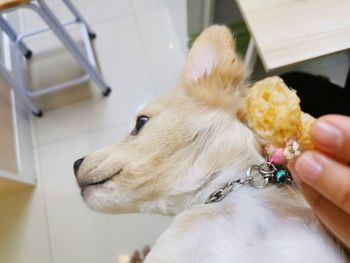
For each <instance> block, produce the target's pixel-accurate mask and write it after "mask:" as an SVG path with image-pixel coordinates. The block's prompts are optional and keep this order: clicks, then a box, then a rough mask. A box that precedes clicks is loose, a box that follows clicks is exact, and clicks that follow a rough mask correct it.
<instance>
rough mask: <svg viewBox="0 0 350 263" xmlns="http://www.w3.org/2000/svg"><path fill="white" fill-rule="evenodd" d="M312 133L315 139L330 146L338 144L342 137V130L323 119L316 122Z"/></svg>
mask: <svg viewBox="0 0 350 263" xmlns="http://www.w3.org/2000/svg"><path fill="white" fill-rule="evenodd" d="M312 135H313V139H314V140H315V141H317V142H319V143H321V144H323V145H325V146H332V147H334V146H338V145H340V144H341V142H342V139H343V133H342V131H341V130H339V129H338V128H337V127H335V126H333V125H332V124H330V123H327V122H325V121H319V122H316V124H315V126H314V127H313V128H312Z"/></svg>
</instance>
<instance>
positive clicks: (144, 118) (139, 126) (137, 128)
mask: <svg viewBox="0 0 350 263" xmlns="http://www.w3.org/2000/svg"><path fill="white" fill-rule="evenodd" d="M148 120H149V117H147V116H140V117H138V118H137V121H136V125H135V128H134V129H133V130H132V131H131V135H137V134H138V133H139V131H140V130H141V129H142V127H143V125H145V124H146V122H147V121H148Z"/></svg>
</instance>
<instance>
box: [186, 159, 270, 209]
mask: <svg viewBox="0 0 350 263" xmlns="http://www.w3.org/2000/svg"><path fill="white" fill-rule="evenodd" d="M262 162H264V158H263V157H261V156H260V155H259V156H256V158H252V160H251V161H250V162H247V163H245V164H244V165H242V164H240V165H231V166H230V167H227V168H225V169H223V170H222V171H220V172H218V173H217V174H215V175H213V176H212V179H211V180H210V181H208V182H207V183H206V184H205V185H204V186H203V187H202V188H201V189H200V190H199V191H198V192H197V193H196V194H195V196H194V197H193V199H192V201H191V203H190V206H191V207H192V206H195V205H198V204H205V203H206V201H207V200H208V197H209V196H210V195H211V194H212V193H213V192H215V191H216V190H218V189H220V188H222V187H223V186H225V185H226V184H227V183H228V182H229V181H234V180H237V179H240V178H245V177H246V174H247V171H248V169H249V167H251V166H252V165H255V164H261V163H262ZM229 194H230V193H229Z"/></svg>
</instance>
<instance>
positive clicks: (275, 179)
mask: <svg viewBox="0 0 350 263" xmlns="http://www.w3.org/2000/svg"><path fill="white" fill-rule="evenodd" d="M292 181H293V179H292V177H291V175H290V173H289V171H288V170H287V169H286V168H283V167H278V166H276V165H274V164H272V163H268V162H265V163H262V164H260V165H258V164H254V165H252V166H251V167H249V169H248V170H247V173H246V175H245V176H243V177H241V178H239V179H237V180H234V181H229V182H227V183H226V184H225V185H224V186H223V187H221V188H219V189H217V190H216V191H215V192H213V193H212V194H211V195H210V196H209V197H208V199H207V200H206V201H205V204H209V203H214V202H219V201H221V200H222V199H224V198H225V197H226V196H227V195H228V194H229V193H230V192H231V191H233V189H235V188H238V187H240V186H243V185H245V184H247V183H249V184H250V185H251V186H252V187H254V188H258V189H262V188H265V187H266V186H267V185H268V184H269V183H274V184H277V185H279V186H281V185H284V184H291V182H292Z"/></svg>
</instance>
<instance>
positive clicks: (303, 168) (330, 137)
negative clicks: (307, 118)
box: [289, 115, 350, 248]
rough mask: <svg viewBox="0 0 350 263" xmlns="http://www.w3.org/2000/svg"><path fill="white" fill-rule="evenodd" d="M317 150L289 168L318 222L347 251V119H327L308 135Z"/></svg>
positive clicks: (349, 137)
mask: <svg viewBox="0 0 350 263" xmlns="http://www.w3.org/2000/svg"><path fill="white" fill-rule="evenodd" d="M311 136H312V138H313V140H314V143H315V145H316V148H317V150H312V151H307V152H304V153H302V154H301V155H300V156H299V157H298V158H297V159H296V161H295V162H293V163H291V164H290V165H289V169H290V170H291V172H292V175H293V178H294V180H295V181H296V182H297V184H298V185H299V187H300V188H301V191H302V192H303V194H304V196H305V199H306V200H307V202H308V203H309V204H310V206H311V207H312V209H313V210H314V212H315V214H316V215H317V217H318V218H319V219H320V220H321V222H322V223H323V224H324V225H325V226H326V227H327V228H328V230H329V231H330V232H332V233H333V234H334V235H335V236H336V237H337V238H338V239H339V240H340V241H341V242H343V243H344V244H345V245H346V246H347V247H348V248H350V165H349V164H350V163H349V161H350V117H346V116H340V115H327V116H324V117H321V118H320V119H318V120H317V122H316V124H315V126H314V127H313V129H312V131H311Z"/></svg>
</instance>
